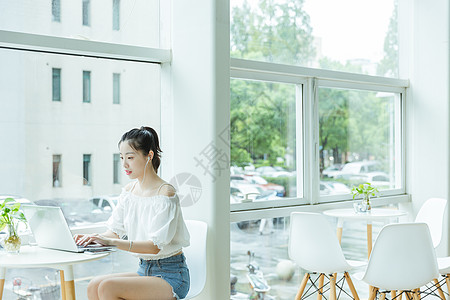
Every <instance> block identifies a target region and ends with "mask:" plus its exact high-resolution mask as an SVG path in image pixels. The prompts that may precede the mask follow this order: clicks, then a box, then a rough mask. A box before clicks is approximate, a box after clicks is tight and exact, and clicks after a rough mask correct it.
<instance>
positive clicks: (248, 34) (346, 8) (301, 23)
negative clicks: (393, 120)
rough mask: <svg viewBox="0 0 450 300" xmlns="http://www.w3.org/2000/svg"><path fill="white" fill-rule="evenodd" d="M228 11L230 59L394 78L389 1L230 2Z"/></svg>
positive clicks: (394, 34) (393, 20)
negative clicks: (229, 19)
mask: <svg viewBox="0 0 450 300" xmlns="http://www.w3.org/2000/svg"><path fill="white" fill-rule="evenodd" d="M230 7H231V11H230V18H231V21H230V23H231V24H230V46H231V49H230V52H231V57H234V58H244V59H250V60H258V61H266V62H275V63H283V64H290V65H299V66H305V67H314V68H321V69H330V70H337V71H348V72H354V73H362V74H370V75H380V76H389V77H397V76H398V30H397V1H395V0H383V1H378V0H371V1H364V2H361V1H353V2H348V1H347V2H342V1H334V0H296V1H292V0H273V1H265V0H256V1H253V0H252V1H250V0H244V1H242V0H231V1H230ZM355 24H357V26H355Z"/></svg>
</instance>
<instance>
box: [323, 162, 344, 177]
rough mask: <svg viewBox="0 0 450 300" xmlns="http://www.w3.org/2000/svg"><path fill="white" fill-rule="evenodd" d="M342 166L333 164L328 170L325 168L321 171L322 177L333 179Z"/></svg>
mask: <svg viewBox="0 0 450 300" xmlns="http://www.w3.org/2000/svg"><path fill="white" fill-rule="evenodd" d="M343 166H344V165H342V164H334V165H332V166H329V167H328V168H326V169H324V170H323V171H322V176H323V177H329V178H334V177H336V175H338V174H339V173H340V171H341V170H342V167H343Z"/></svg>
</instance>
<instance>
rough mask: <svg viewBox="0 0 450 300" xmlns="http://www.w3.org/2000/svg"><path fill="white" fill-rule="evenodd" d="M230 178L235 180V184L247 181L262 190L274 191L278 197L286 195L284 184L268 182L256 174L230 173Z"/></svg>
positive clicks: (246, 182)
mask: <svg viewBox="0 0 450 300" xmlns="http://www.w3.org/2000/svg"><path fill="white" fill-rule="evenodd" d="M230 180H232V181H235V182H236V183H237V184H241V183H245V184H248V183H249V184H254V185H256V186H258V187H260V188H261V189H263V190H269V191H275V192H276V195H277V196H279V197H284V196H285V195H286V191H285V189H284V186H282V185H279V184H276V183H271V182H268V181H267V180H265V179H264V178H262V177H261V176H258V175H231V176H230Z"/></svg>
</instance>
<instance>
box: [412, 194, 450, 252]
mask: <svg viewBox="0 0 450 300" xmlns="http://www.w3.org/2000/svg"><path fill="white" fill-rule="evenodd" d="M446 205H447V200H446V199H442V198H430V199H428V200H427V201H425V203H424V204H423V205H422V206H421V207H420V210H419V212H418V213H417V216H416V219H415V221H414V222H416V223H426V224H427V225H428V228H429V229H430V234H431V239H432V240H433V246H434V247H435V248H436V247H437V246H438V245H439V244H440V242H441V238H442V225H443V222H444V212H445V206H446Z"/></svg>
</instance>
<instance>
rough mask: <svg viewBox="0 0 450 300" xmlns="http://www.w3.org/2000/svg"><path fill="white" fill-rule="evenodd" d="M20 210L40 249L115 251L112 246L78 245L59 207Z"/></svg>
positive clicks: (32, 206) (31, 206) (35, 206)
mask: <svg viewBox="0 0 450 300" xmlns="http://www.w3.org/2000/svg"><path fill="white" fill-rule="evenodd" d="M20 209H21V210H22V211H23V213H24V214H25V217H26V218H27V221H28V225H29V226H30V228H31V231H32V232H33V235H34V238H35V240H36V243H37V244H38V246H39V247H42V248H49V249H57V250H64V251H70V252H86V251H90V252H96V251H108V250H113V249H114V247H112V246H102V245H98V244H97V245H95V244H94V245H88V246H85V247H83V246H79V245H77V244H76V243H75V241H74V239H73V236H72V233H71V232H70V229H69V226H68V225H67V222H66V219H65V218H64V215H63V213H62V211H61V208H59V207H56V206H38V205H22V206H21V207H20Z"/></svg>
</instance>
